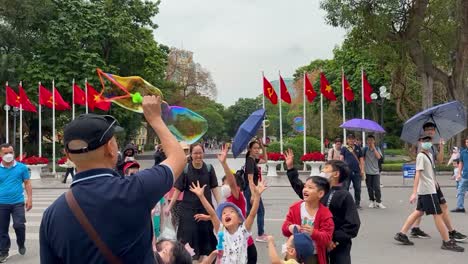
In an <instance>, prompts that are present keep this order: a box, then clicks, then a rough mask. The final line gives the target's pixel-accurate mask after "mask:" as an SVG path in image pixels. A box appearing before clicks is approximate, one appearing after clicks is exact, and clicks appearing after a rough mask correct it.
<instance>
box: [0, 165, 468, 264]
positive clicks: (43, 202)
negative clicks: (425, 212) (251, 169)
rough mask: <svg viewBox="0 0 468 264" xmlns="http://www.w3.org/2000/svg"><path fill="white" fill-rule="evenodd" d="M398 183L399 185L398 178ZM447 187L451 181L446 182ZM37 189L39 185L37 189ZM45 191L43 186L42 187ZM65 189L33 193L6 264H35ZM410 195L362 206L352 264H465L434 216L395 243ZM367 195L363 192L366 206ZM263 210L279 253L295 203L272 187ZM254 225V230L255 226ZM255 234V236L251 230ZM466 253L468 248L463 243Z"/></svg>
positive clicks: (459, 218)
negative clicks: (22, 233)
mask: <svg viewBox="0 0 468 264" xmlns="http://www.w3.org/2000/svg"><path fill="white" fill-rule="evenodd" d="M209 162H212V163H213V164H214V165H215V169H216V172H217V174H218V176H221V175H222V174H221V171H220V168H219V167H218V166H217V165H216V163H215V162H214V161H213V160H210V161H209ZM240 162H241V161H240V160H236V161H233V160H230V163H231V164H232V166H233V167H234V166H236V167H237V165H239V164H237V163H240ZM142 163H143V165H144V166H149V164H150V162H149V161H144V162H142ZM393 178H394V177H391V176H389V177H383V183H384V185H386V186H389V184H390V183H392V182H394V181H395V180H396V179H393ZM397 181H398V182H401V181H400V180H399V179H397ZM444 182H445V183H447V184H450V182H449V181H447V180H444ZM55 186H56V187H57V186H58V187H62V188H64V187H66V185H62V184H56V185H55ZM36 187H37V186H36ZM44 187H46V186H42V188H44ZM443 190H444V193H445V195H446V197H447V200H448V203H449V207H453V205H454V204H455V188H449V187H445V188H444V189H443ZM65 191H66V189H38V188H36V189H34V190H33V197H34V204H33V209H32V210H31V211H30V212H28V213H27V214H26V217H27V222H28V223H27V241H26V247H27V253H26V255H25V256H19V255H18V254H17V248H16V243H15V242H14V240H13V241H12V249H11V251H10V255H12V256H11V257H10V258H9V259H8V263H22V264H23V263H24V264H33V263H39V225H40V221H41V217H42V213H43V211H44V210H45V208H47V206H48V205H49V204H50V203H52V202H53V200H55V198H56V197H58V196H59V195H60V194H62V193H63V192H65ZM410 192H411V189H410V188H399V187H398V188H396V187H385V188H384V189H383V199H384V203H385V205H386V206H387V207H388V208H387V209H385V210H381V209H369V208H367V207H366V206H367V204H366V203H365V204H363V205H364V206H365V207H364V210H362V211H360V215H361V221H362V227H361V231H360V233H359V236H358V238H357V239H355V240H354V244H353V251H352V256H353V263H359V264H374V263H381V264H387V263H388V264H390V263H392V264H393V263H395V262H396V263H411V264H431V263H447V264H450V263H454V264H455V263H456V264H460V263H465V262H466V259H467V256H468V255H467V254H468V253H466V252H465V253H452V252H447V251H442V250H440V244H441V240H440V238H439V236H438V233H437V231H436V229H435V227H434V224H433V220H432V217H425V218H424V220H423V224H422V228H423V230H425V231H426V232H428V233H429V234H430V235H432V236H433V238H432V239H428V240H415V241H414V242H415V243H416V245H415V246H413V247H410V246H399V245H397V244H396V243H395V242H394V240H393V236H394V234H395V233H396V232H397V231H399V229H400V227H401V225H402V224H403V221H404V220H405V218H406V217H407V215H408V214H409V213H410V212H411V210H412V209H413V207H412V206H411V205H409V204H408V202H407V200H408V197H409V194H410ZM366 197H367V193H366V192H363V200H364V201H365V202H367V201H366ZM263 198H264V202H265V206H266V216H265V218H266V219H265V225H266V228H265V229H266V231H267V232H268V234H272V235H273V236H275V238H276V239H277V242H276V246H277V249H278V250H280V248H281V244H282V243H284V241H285V238H284V237H283V236H282V234H281V224H282V221H283V219H284V217H285V215H286V212H287V210H288V206H289V205H290V204H292V203H293V202H294V201H296V200H297V199H298V198H297V197H296V195H295V193H294V192H293V191H292V189H291V188H289V187H271V188H270V189H268V190H267V191H266V193H265V194H264V197H263ZM452 220H453V222H454V225H455V227H456V228H457V229H458V230H459V231H461V232H462V233H465V234H466V233H468V215H466V214H452ZM254 226H255V225H254ZM253 234H254V235H256V231H255V230H253ZM10 235H12V237H13V238H14V231H13V229H10ZM256 245H257V249H258V252H259V262H258V263H268V257H267V251H266V246H265V244H264V243H258V242H256ZM465 246H466V248H467V250H468V243H467V244H465Z"/></svg>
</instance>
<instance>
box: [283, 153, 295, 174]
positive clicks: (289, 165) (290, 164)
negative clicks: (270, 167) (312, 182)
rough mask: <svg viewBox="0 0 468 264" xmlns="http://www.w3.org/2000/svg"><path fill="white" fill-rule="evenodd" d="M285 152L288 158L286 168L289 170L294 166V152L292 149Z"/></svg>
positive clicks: (285, 156)
mask: <svg viewBox="0 0 468 264" xmlns="http://www.w3.org/2000/svg"><path fill="white" fill-rule="evenodd" d="M283 154H284V158H285V159H286V168H287V169H288V170H290V169H292V168H294V152H293V151H292V149H288V150H286V151H285V152H284V153H283Z"/></svg>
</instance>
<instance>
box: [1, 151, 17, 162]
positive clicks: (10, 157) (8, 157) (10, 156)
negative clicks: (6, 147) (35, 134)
mask: <svg viewBox="0 0 468 264" xmlns="http://www.w3.org/2000/svg"><path fill="white" fill-rule="evenodd" d="M14 158H15V157H14V156H13V154H11V153H8V154H5V155H4V156H3V158H2V159H3V160H4V161H5V162H6V163H10V162H12V161H13V159H14Z"/></svg>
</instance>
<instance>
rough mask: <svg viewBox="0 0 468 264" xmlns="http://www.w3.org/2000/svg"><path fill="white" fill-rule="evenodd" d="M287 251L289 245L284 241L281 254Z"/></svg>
mask: <svg viewBox="0 0 468 264" xmlns="http://www.w3.org/2000/svg"><path fill="white" fill-rule="evenodd" d="M286 253H288V246H287V245H286V243H284V244H283V245H281V255H286Z"/></svg>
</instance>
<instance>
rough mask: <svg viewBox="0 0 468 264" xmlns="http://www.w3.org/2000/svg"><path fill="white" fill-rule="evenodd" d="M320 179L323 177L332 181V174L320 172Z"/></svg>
mask: <svg viewBox="0 0 468 264" xmlns="http://www.w3.org/2000/svg"><path fill="white" fill-rule="evenodd" d="M319 176H320V177H323V178H325V179H330V178H331V173H330V172H323V171H322V172H320V174H319Z"/></svg>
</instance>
